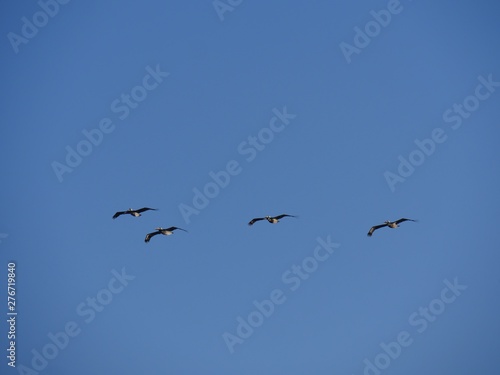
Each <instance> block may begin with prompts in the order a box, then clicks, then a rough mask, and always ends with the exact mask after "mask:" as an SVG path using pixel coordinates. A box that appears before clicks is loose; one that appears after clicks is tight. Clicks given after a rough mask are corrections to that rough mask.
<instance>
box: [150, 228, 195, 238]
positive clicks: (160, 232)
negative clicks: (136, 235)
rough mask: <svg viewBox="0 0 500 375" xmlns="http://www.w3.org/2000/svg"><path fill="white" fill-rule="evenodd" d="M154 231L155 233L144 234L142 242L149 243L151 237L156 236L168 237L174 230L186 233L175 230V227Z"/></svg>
mask: <svg viewBox="0 0 500 375" xmlns="http://www.w3.org/2000/svg"><path fill="white" fill-rule="evenodd" d="M155 229H156V232H151V233H148V234H146V238H145V239H144V242H149V240H150V239H151V237H153V236H156V235H157V234H163V235H164V236H170V235H171V234H173V233H174V230H176V229H179V230H183V231H184V232H187V230H185V229H182V228H177V227H170V228H166V229H165V228H162V227H159V228H155Z"/></svg>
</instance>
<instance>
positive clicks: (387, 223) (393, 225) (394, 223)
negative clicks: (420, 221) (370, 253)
mask: <svg viewBox="0 0 500 375" xmlns="http://www.w3.org/2000/svg"><path fill="white" fill-rule="evenodd" d="M403 221H417V220H412V219H405V218H401V219H399V220H396V221H389V220H387V221H385V222H384V224H380V225H375V226H373V227H371V228H370V230H369V231H368V233H367V236H368V237H371V236H372V234H373V232H375V231H376V230H377V229H380V228H383V227H389V228H397V227H399V225H398V224H399V223H402V222H403Z"/></svg>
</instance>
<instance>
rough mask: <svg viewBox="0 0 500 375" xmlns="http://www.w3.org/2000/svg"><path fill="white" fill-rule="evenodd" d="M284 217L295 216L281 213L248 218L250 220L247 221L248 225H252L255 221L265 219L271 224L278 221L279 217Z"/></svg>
mask: <svg viewBox="0 0 500 375" xmlns="http://www.w3.org/2000/svg"><path fill="white" fill-rule="evenodd" d="M284 217H297V216H294V215H288V214H282V215H278V216H264V217H256V218H254V219H252V220H250V222H249V223H248V225H254V223H255V222H257V221H261V220H267V221H268V222H270V223H271V224H276V223H278V222H279V221H280V219H282V218H284Z"/></svg>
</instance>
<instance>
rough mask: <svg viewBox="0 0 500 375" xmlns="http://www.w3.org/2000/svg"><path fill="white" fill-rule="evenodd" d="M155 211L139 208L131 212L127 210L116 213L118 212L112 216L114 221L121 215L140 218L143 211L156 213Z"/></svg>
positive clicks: (153, 209)
mask: <svg viewBox="0 0 500 375" xmlns="http://www.w3.org/2000/svg"><path fill="white" fill-rule="evenodd" d="M156 210H157V209H156V208H149V207H143V208H139V209H137V210H133V209H131V208H129V209H128V210H127V211H118V212H116V213H115V214H114V215H113V219H116V218H117V217H118V216H121V215H132V216H134V217H139V216H141V212H144V211H156Z"/></svg>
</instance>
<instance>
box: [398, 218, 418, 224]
mask: <svg viewBox="0 0 500 375" xmlns="http://www.w3.org/2000/svg"><path fill="white" fill-rule="evenodd" d="M403 221H417V220H413V219H406V218H404V217H403V218H401V219H399V220H396V221H395V223H396V224H399V223H402V222H403Z"/></svg>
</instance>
